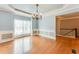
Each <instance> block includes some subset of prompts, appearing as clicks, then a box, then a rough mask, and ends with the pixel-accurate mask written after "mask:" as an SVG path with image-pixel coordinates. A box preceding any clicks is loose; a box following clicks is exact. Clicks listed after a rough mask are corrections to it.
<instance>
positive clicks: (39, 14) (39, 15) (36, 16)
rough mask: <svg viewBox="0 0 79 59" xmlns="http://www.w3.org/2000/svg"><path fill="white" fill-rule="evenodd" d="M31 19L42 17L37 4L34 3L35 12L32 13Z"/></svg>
mask: <svg viewBox="0 0 79 59" xmlns="http://www.w3.org/2000/svg"><path fill="white" fill-rule="evenodd" d="M32 19H34V20H39V19H42V14H41V13H39V4H36V13H33V14H32Z"/></svg>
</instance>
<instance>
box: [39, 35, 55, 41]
mask: <svg viewBox="0 0 79 59" xmlns="http://www.w3.org/2000/svg"><path fill="white" fill-rule="evenodd" d="M39 36H43V37H46V38H49V39H53V40H56V37H53V36H48V35H44V34H39Z"/></svg>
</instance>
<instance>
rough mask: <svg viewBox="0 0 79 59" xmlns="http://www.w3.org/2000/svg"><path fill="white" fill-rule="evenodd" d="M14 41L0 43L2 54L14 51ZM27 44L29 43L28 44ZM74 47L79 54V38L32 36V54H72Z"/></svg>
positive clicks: (0, 52)
mask: <svg viewBox="0 0 79 59" xmlns="http://www.w3.org/2000/svg"><path fill="white" fill-rule="evenodd" d="M13 42H14V41H10V42H7V43H2V44H0V54H8V53H11V52H12V49H13V45H12V43H13ZM26 46H27V45H26ZM72 48H74V49H76V50H77V54H79V39H73V38H66V37H57V39H56V40H53V39H48V38H45V37H40V36H33V37H32V49H31V51H30V52H31V53H32V54H72Z"/></svg>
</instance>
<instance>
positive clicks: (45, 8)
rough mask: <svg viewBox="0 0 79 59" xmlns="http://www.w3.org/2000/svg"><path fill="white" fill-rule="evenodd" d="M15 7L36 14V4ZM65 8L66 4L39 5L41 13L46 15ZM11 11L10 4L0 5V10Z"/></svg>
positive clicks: (16, 5)
mask: <svg viewBox="0 0 79 59" xmlns="http://www.w3.org/2000/svg"><path fill="white" fill-rule="evenodd" d="M12 5H13V6H14V7H16V8H18V9H21V10H24V11H27V12H36V6H35V4H12ZM63 6H64V4H39V12H41V13H46V12H49V11H54V10H57V9H60V8H62V7H63ZM1 8H5V9H10V7H9V6H8V4H0V9H1Z"/></svg>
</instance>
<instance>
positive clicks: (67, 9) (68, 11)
mask: <svg viewBox="0 0 79 59" xmlns="http://www.w3.org/2000/svg"><path fill="white" fill-rule="evenodd" d="M69 6H70V5H69V4H67V5H64V6H63V7H62V8H60V9H58V10H55V11H51V12H48V13H46V14H44V16H49V15H55V16H57V15H63V14H67V13H70V11H72V10H74V11H73V12H76V11H78V10H77V9H79V7H74V8H67V7H69ZM65 12H66V13H65Z"/></svg>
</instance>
